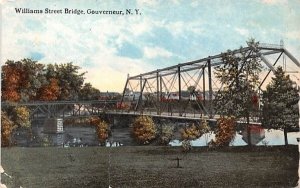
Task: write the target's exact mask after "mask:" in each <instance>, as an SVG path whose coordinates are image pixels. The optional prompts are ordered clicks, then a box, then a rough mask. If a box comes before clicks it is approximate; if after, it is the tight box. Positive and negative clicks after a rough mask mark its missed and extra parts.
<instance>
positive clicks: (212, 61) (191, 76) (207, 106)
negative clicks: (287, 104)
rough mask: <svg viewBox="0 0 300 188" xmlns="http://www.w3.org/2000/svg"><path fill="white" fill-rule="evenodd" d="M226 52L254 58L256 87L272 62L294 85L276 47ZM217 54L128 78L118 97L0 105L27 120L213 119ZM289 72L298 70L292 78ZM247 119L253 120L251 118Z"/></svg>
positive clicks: (288, 63)
mask: <svg viewBox="0 0 300 188" xmlns="http://www.w3.org/2000/svg"><path fill="white" fill-rule="evenodd" d="M231 52H232V53H233V54H234V55H235V56H241V55H242V53H244V54H246V55H247V57H257V58H258V59H259V62H260V63H261V65H262V66H263V70H264V71H263V72H262V73H261V75H260V84H259V87H258V88H257V89H258V91H259V90H263V89H264V88H265V86H266V84H267V83H268V82H269V81H270V77H271V76H272V75H273V72H274V71H275V69H276V67H277V66H283V67H284V69H285V70H286V73H288V74H290V75H291V79H293V78H296V80H297V81H298V84H299V85H300V76H299V72H300V63H299V61H298V60H297V59H296V58H295V57H294V56H293V55H292V54H291V53H290V52H289V51H287V50H286V49H285V48H284V47H283V46H282V45H269V44H259V45H258V47H257V46H256V47H255V46H247V47H241V48H240V49H236V50H233V51H231ZM223 54H224V53H220V54H217V55H214V56H208V57H206V58H203V59H199V60H195V61H190V62H186V63H181V64H178V65H174V66H170V67H166V68H162V69H158V70H155V71H151V72H147V73H143V74H139V75H136V76H131V77H128V78H127V80H126V83H125V86H124V90H123V94H122V98H121V99H120V100H93V101H54V102H42V101H35V102H24V103H22V102H21V103H9V102H2V103H1V105H2V107H8V106H27V107H28V108H30V110H31V118H33V119H34V118H45V117H46V118H47V117H61V118H69V117H77V116H90V115H100V114H101V113H103V112H105V113H108V114H119V115H120V114H129V115H140V114H145V115H150V116H153V117H164V118H170V117H171V118H175V119H176V118H177V119H199V118H200V117H207V118H210V119H213V118H217V117H218V115H217V114H216V112H215V111H214V107H213V103H212V101H213V100H214V98H215V95H216V94H217V93H218V92H219V91H221V90H222V85H221V84H220V82H219V81H218V80H217V79H216V77H215V76H214V68H215V67H217V66H219V65H222V64H223V63H224V62H223V61H222V56H223ZM240 63H241V64H243V63H245V62H240ZM290 70H292V71H290ZM294 73H298V77H297V74H296V75H295V74H294ZM190 86H193V88H194V90H195V91H198V94H199V93H200V95H191V94H190V93H189V92H188V88H189V87H190ZM251 121H252V122H253V121H259V120H257V119H255V118H252V119H251Z"/></svg>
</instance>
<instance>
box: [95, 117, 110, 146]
mask: <svg viewBox="0 0 300 188" xmlns="http://www.w3.org/2000/svg"><path fill="white" fill-rule="evenodd" d="M90 124H91V125H93V126H95V127H96V133H97V136H98V140H99V142H100V144H101V146H105V142H106V140H107V139H108V136H109V131H110V128H109V125H108V124H107V123H106V122H105V121H102V120H101V119H100V118H99V117H92V118H91V119H90Z"/></svg>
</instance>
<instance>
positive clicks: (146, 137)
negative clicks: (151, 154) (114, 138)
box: [132, 116, 156, 144]
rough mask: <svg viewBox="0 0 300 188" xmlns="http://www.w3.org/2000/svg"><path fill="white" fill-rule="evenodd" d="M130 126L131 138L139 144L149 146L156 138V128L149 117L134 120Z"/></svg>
mask: <svg viewBox="0 0 300 188" xmlns="http://www.w3.org/2000/svg"><path fill="white" fill-rule="evenodd" d="M132 126H133V136H134V138H135V139H136V140H137V141H138V142H139V143H141V144H149V143H150V142H151V141H152V140H153V139H154V138H155V137H156V128H155V125H154V122H153V120H152V118H151V117H149V116H139V117H137V118H135V119H134V121H133V124H132Z"/></svg>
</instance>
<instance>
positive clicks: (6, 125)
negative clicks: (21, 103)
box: [1, 111, 15, 147]
mask: <svg viewBox="0 0 300 188" xmlns="http://www.w3.org/2000/svg"><path fill="white" fill-rule="evenodd" d="M14 128H15V126H14V124H13V122H12V121H11V120H10V119H9V117H8V116H7V114H6V112H4V111H1V147H7V146H9V145H10V136H11V133H12V131H13V129H14Z"/></svg>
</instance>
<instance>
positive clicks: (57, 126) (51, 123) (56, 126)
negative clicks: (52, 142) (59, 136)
mask: <svg viewBox="0 0 300 188" xmlns="http://www.w3.org/2000/svg"><path fill="white" fill-rule="evenodd" d="M63 131H64V126H63V119H62V118H46V119H45V121H44V133H63Z"/></svg>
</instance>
